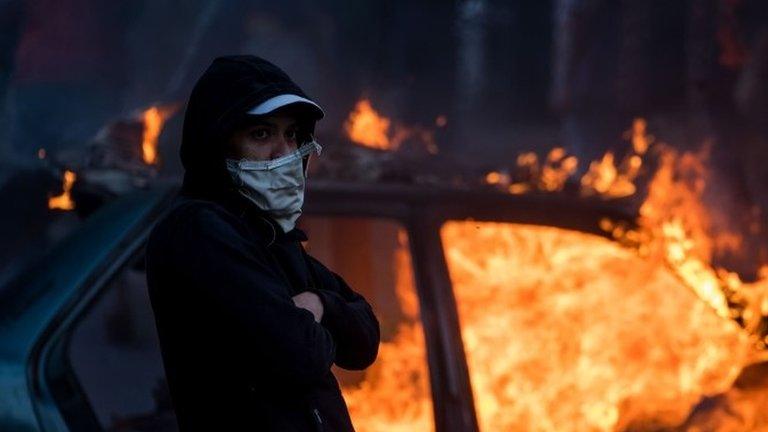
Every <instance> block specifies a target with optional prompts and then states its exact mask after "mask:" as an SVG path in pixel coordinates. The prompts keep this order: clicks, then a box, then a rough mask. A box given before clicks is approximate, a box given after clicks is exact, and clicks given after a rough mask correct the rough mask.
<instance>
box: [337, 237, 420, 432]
mask: <svg viewBox="0 0 768 432" xmlns="http://www.w3.org/2000/svg"><path fill="white" fill-rule="evenodd" d="M408 251H409V248H408V238H407V235H406V233H405V231H402V230H400V232H399V233H398V249H397V251H396V252H395V263H396V268H395V270H396V293H397V298H398V302H399V304H400V309H401V312H402V314H403V316H404V317H405V318H406V319H405V321H404V322H403V323H401V324H400V325H399V327H398V331H397V334H396V335H395V337H394V338H393V339H392V340H390V341H387V342H382V343H381V345H380V346H379V356H378V359H377V360H376V362H375V363H374V364H373V366H371V367H370V368H369V369H368V370H366V372H365V379H364V380H363V382H362V383H361V384H360V385H358V386H350V387H342V392H343V395H344V399H345V400H346V402H347V406H348V407H349V413H350V416H351V417H352V422H353V423H354V425H355V429H356V430H358V431H360V432H376V431H381V432H390V431H394V432H397V431H402V432H410V431H424V432H429V431H434V430H435V425H434V420H433V417H432V396H431V393H430V387H429V372H428V369H427V363H426V351H425V342H424V330H423V328H422V326H421V321H420V320H419V304H418V298H417V297H416V288H415V287H414V285H413V273H412V270H411V257H410V254H409V252H408Z"/></svg>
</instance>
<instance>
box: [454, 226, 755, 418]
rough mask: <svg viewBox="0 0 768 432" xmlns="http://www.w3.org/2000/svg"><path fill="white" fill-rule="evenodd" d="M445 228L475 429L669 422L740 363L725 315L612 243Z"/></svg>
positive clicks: (739, 348)
mask: <svg viewBox="0 0 768 432" xmlns="http://www.w3.org/2000/svg"><path fill="white" fill-rule="evenodd" d="M441 236H442V238H443V242H444V244H445V245H446V252H445V253H446V259H447V262H448V266H449V270H450V277H451V280H452V282H453V286H454V292H455V295H456V300H457V304H458V309H459V317H460V321H461V328H462V336H463V341H464V347H465V351H466V353H467V361H468V366H469V371H470V377H471V380H472V388H473V394H474V397H475V405H476V408H477V413H478V421H479V423H480V426H481V430H483V431H506V430H542V431H569V430H573V431H614V430H624V429H627V428H629V427H630V426H635V427H638V426H640V425H643V424H657V425H666V426H674V425H676V424H680V423H682V422H683V421H684V420H685V418H686V416H687V415H688V413H689V411H690V410H691V407H692V406H693V405H694V404H696V403H697V402H698V400H699V399H700V397H701V396H702V395H706V394H712V393H718V392H722V391H725V390H727V389H728V388H729V386H730V385H731V383H732V382H733V380H734V379H735V377H736V376H737V374H738V373H739V371H740V370H741V368H742V367H743V366H744V364H745V363H746V361H747V358H748V354H749V350H750V347H751V345H750V343H749V338H748V336H747V334H746V333H745V332H743V331H742V330H741V329H740V328H739V327H738V325H736V323H735V322H733V321H731V320H726V319H722V318H721V317H719V316H718V315H717V314H716V313H715V311H713V310H712V309H711V308H710V307H709V304H708V303H706V302H704V301H702V300H701V299H700V298H699V297H698V296H696V295H695V294H694V293H693V292H692V291H691V290H689V289H687V287H686V286H685V285H684V284H683V283H682V282H681V281H680V280H679V279H678V278H677V277H676V276H675V274H674V273H672V272H670V271H669V270H668V268H667V267H666V266H665V265H664V263H663V262H659V261H654V260H648V259H644V258H641V257H639V256H638V255H637V254H636V253H634V252H633V251H632V250H631V249H628V248H623V247H621V246H620V245H619V244H617V243H615V242H611V241H610V240H606V239H604V238H600V237H597V236H594V235H588V234H582V233H578V232H571V231H565V230H561V229H557V228H550V227H541V226H528V225H518V224H506V223H485V222H484V223H478V222H471V221H467V222H462V221H456V222H449V223H446V224H445V225H444V226H443V228H442V230H441Z"/></svg>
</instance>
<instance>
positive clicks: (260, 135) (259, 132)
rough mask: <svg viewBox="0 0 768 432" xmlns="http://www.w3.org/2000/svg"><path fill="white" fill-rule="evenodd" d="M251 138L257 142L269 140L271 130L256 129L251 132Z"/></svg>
mask: <svg viewBox="0 0 768 432" xmlns="http://www.w3.org/2000/svg"><path fill="white" fill-rule="evenodd" d="M250 135H251V138H253V139H256V140H264V139H267V138H269V130H268V129H266V128H256V129H253V130H252V131H251V132H250Z"/></svg>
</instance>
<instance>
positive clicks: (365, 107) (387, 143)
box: [344, 99, 448, 155]
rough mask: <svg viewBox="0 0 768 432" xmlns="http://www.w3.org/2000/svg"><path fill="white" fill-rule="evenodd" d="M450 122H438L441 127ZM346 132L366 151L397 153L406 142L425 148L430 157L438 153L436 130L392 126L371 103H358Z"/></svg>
mask: <svg viewBox="0 0 768 432" xmlns="http://www.w3.org/2000/svg"><path fill="white" fill-rule="evenodd" d="M447 122H448V120H447V118H446V117H445V116H440V117H438V118H437V119H436V120H435V123H436V125H437V126H438V127H442V126H445V125H446V124H447ZM344 130H345V131H346V133H347V136H348V137H349V139H350V140H351V141H352V142H354V143H355V144H358V145H362V146H364V147H369V148H374V149H378V150H388V151H395V150H398V149H400V148H401V147H402V146H403V144H404V143H405V142H407V141H413V142H416V143H418V144H419V145H421V146H423V148H424V149H425V150H426V151H427V153H429V154H431V155H435V154H437V153H438V152H439V150H438V147H437V143H436V142H435V133H434V131H433V130H430V129H427V128H424V127H421V126H406V125H401V124H393V123H392V121H391V120H390V119H389V118H387V117H384V116H383V115H381V114H379V112H378V111H376V110H375V109H374V108H373V106H372V105H371V101H370V100H368V99H361V100H360V101H358V102H357V105H355V109H354V110H352V112H351V113H349V117H348V118H347V121H346V122H345V123H344Z"/></svg>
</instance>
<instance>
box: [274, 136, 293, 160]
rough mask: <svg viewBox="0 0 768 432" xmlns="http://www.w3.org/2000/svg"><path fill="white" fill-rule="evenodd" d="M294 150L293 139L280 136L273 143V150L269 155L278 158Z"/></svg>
mask: <svg viewBox="0 0 768 432" xmlns="http://www.w3.org/2000/svg"><path fill="white" fill-rule="evenodd" d="M293 150H294V144H293V142H292V141H291V140H289V139H287V138H285V137H280V138H278V139H277V140H276V142H274V143H273V144H272V151H271V153H270V155H269V158H270V159H276V158H279V157H281V156H285V155H287V154H288V153H290V152H292V151H293Z"/></svg>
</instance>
